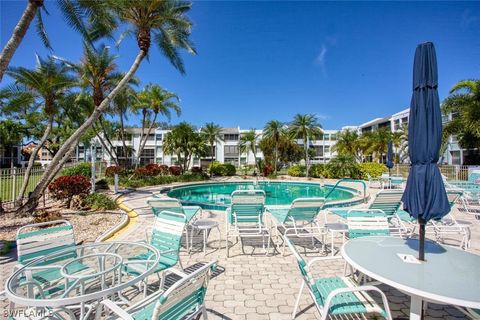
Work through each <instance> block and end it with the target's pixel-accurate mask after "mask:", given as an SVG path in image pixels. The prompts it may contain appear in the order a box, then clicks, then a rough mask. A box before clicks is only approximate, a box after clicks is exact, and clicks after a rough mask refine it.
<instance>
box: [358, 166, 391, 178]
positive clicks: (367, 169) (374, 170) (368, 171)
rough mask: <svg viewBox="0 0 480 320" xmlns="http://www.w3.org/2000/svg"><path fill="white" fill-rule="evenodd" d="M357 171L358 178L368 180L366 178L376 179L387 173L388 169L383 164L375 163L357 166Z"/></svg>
mask: <svg viewBox="0 0 480 320" xmlns="http://www.w3.org/2000/svg"><path fill="white" fill-rule="evenodd" d="M358 169H359V170H360V178H361V179H364V180H368V176H370V177H372V178H378V177H380V176H381V175H382V173H385V172H387V171H388V168H387V166H386V165H384V164H383V163H377V162H365V163H360V164H359V165H358Z"/></svg>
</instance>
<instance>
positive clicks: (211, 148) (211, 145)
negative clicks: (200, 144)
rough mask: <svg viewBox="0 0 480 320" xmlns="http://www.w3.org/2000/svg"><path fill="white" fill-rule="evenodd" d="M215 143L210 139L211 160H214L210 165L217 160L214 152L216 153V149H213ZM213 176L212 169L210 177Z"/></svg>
mask: <svg viewBox="0 0 480 320" xmlns="http://www.w3.org/2000/svg"><path fill="white" fill-rule="evenodd" d="M213 144H214V142H213V141H210V152H211V154H210V157H211V160H212V161H210V165H211V164H212V163H213V161H215V160H214V154H213V153H214V151H213ZM211 176H212V171H210V177H211Z"/></svg>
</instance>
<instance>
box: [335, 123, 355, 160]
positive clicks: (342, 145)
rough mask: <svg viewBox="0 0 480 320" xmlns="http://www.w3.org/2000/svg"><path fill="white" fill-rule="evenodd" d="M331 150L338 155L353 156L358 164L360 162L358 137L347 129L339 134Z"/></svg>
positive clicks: (353, 131)
mask: <svg viewBox="0 0 480 320" xmlns="http://www.w3.org/2000/svg"><path fill="white" fill-rule="evenodd" d="M332 149H333V151H336V152H337V153H338V154H339V155H346V156H348V155H350V156H353V157H355V159H356V160H357V161H358V162H360V161H361V160H362V158H361V146H360V137H359V135H358V133H357V132H356V131H355V130H349V129H347V130H344V131H341V132H339V133H338V134H337V142H336V143H335V145H334V146H333V148H332Z"/></svg>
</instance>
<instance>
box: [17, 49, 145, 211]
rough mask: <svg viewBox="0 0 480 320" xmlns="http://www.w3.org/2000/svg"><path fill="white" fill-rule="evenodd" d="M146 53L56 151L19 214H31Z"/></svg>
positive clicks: (138, 58)
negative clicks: (83, 137)
mask: <svg viewBox="0 0 480 320" xmlns="http://www.w3.org/2000/svg"><path fill="white" fill-rule="evenodd" d="M145 56H146V52H145V51H144V50H140V52H139V53H138V54H137V56H136V58H135V61H134V62H133V64H132V66H131V67H130V70H128V72H127V73H126V74H125V75H124V77H123V79H122V80H121V81H120V82H119V83H118V84H117V86H116V87H115V88H114V89H113V90H112V91H111V92H110V93H109V94H108V96H107V97H106V98H105V99H103V101H102V103H101V104H100V105H99V106H98V108H95V110H93V112H92V114H91V115H90V117H88V119H87V120H86V121H85V122H84V123H83V124H82V125H81V126H80V127H79V128H78V129H77V130H76V131H75V132H74V133H73V134H72V135H71V136H70V137H69V138H68V139H67V140H66V141H65V142H64V143H63V145H62V147H61V148H60V149H59V150H58V152H57V154H56V155H55V157H53V159H52V162H51V163H50V165H49V166H48V167H47V170H45V172H44V173H43V175H42V177H41V179H40V182H39V183H38V185H37V186H36V187H35V189H34V190H33V192H32V193H31V194H30V196H29V198H28V201H27V202H26V203H25V204H24V205H23V206H22V207H20V208H19V209H18V211H19V212H32V211H33V210H34V209H35V207H36V205H37V203H38V199H40V197H41V194H42V193H43V192H44V191H45V189H46V188H47V186H48V184H49V183H50V182H51V181H52V180H53V178H54V177H55V175H56V174H57V173H58V172H59V171H60V169H61V168H62V166H63V164H64V163H65V162H66V161H67V160H68V158H69V155H70V154H71V153H72V152H73V151H74V150H75V148H76V144H77V143H78V141H79V140H80V138H81V137H82V136H83V134H84V133H85V132H86V131H87V130H88V128H90V127H91V126H92V124H93V123H94V122H95V121H96V120H97V119H98V118H99V117H100V116H101V115H102V113H103V112H104V111H105V110H106V109H107V108H108V106H109V105H110V103H111V101H112V100H113V98H115V96H116V95H117V94H119V93H120V92H121V91H122V90H123V88H124V87H125V86H126V85H127V84H128V82H129V81H130V79H132V77H133V75H134V74H135V72H136V71H137V69H138V67H139V66H140V64H141V63H142V60H143V59H144V58H145Z"/></svg>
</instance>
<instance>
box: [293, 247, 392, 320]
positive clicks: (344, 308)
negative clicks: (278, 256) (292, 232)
mask: <svg viewBox="0 0 480 320" xmlns="http://www.w3.org/2000/svg"><path fill="white" fill-rule="evenodd" d="M285 240H286V242H287V245H288V247H289V248H290V250H291V251H292V253H293V256H294V257H295V259H296V262H297V265H298V268H299V269H300V274H301V276H302V283H301V285H300V290H299V292H298V296H297V298H296V301H295V306H294V309H293V312H292V319H295V317H296V314H297V309H298V305H299V303H300V299H301V298H302V293H303V290H304V289H305V287H306V288H307V290H308V292H309V293H310V296H311V298H312V300H313V301H314V303H315V307H316V308H317V310H318V312H319V313H320V318H321V319H322V320H325V319H327V318H328V316H333V317H335V316H342V315H352V314H367V313H376V314H379V315H381V316H383V317H384V318H385V319H388V320H391V319H392V315H391V313H390V308H389V306H388V301H387V297H386V296H385V294H384V293H383V292H382V291H381V290H380V289H378V288H377V287H374V286H371V285H367V286H357V284H356V282H355V281H354V280H352V279H351V278H349V277H328V278H327V277H325V278H315V277H313V276H312V275H311V270H312V269H313V266H314V265H316V264H317V263H319V262H325V261H332V260H342V257H340V256H334V257H331V256H329V257H318V258H314V259H312V260H310V261H309V262H308V263H307V262H306V261H305V260H304V259H303V258H302V256H301V255H300V254H299V253H298V251H297V249H296V248H295V245H294V244H293V243H292V242H291V241H290V240H289V239H288V238H287V239H285ZM369 292H376V293H378V294H379V295H380V296H381V298H382V304H383V307H380V305H378V304H377V302H376V301H375V300H374V299H373V298H372V297H371V296H370V295H369Z"/></svg>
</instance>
